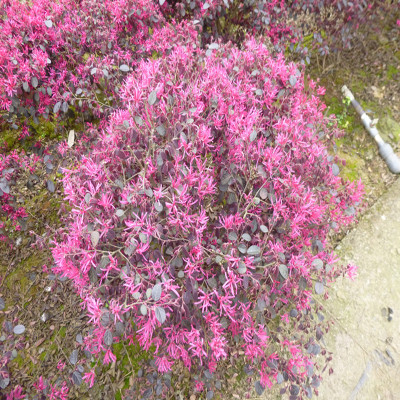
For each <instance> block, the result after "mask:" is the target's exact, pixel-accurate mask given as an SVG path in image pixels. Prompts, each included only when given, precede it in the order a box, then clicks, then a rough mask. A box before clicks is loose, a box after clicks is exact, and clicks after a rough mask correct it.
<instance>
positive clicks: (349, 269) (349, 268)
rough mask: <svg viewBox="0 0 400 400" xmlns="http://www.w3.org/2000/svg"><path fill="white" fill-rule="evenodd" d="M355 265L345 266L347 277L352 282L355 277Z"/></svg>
mask: <svg viewBox="0 0 400 400" xmlns="http://www.w3.org/2000/svg"><path fill="white" fill-rule="evenodd" d="M357 269H358V267H357V265H354V264H348V265H347V270H346V272H347V276H348V277H349V278H350V280H352V281H354V279H355V278H356V277H357Z"/></svg>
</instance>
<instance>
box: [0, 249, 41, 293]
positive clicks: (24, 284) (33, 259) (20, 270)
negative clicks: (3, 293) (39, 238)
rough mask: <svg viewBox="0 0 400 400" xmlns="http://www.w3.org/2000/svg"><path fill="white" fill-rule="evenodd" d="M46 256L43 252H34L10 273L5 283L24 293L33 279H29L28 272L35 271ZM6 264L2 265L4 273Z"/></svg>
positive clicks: (1, 268)
mask: <svg viewBox="0 0 400 400" xmlns="http://www.w3.org/2000/svg"><path fill="white" fill-rule="evenodd" d="M44 260H45V256H44V255H43V254H41V253H38V254H36V253H34V254H32V255H31V256H30V257H28V258H26V259H25V260H22V261H21V262H20V263H19V264H18V265H17V266H16V267H15V268H14V270H12V271H11V272H9V273H8V275H7V276H6V279H5V284H6V286H7V288H8V289H9V290H14V291H16V290H17V291H18V293H21V294H24V293H25V292H26V290H27V289H28V287H29V286H30V285H31V281H30V280H29V279H28V276H27V274H28V273H29V272H31V271H34V270H35V269H36V267H37V266H39V265H42V264H43V263H44ZM4 268H6V266H1V267H0V274H4V273H5V271H3V269H4Z"/></svg>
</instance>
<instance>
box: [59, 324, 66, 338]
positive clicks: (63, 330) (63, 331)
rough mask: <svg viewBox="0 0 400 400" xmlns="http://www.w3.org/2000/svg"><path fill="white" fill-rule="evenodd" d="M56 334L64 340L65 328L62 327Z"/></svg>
mask: <svg viewBox="0 0 400 400" xmlns="http://www.w3.org/2000/svg"><path fill="white" fill-rule="evenodd" d="M58 334H59V335H60V336H61V337H62V338H65V335H66V334H67V328H66V327H65V326H62V327H61V328H60V330H59V331H58Z"/></svg>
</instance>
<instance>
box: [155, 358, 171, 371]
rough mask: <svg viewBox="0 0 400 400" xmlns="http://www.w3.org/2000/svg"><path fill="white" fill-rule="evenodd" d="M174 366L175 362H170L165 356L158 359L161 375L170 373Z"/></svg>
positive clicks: (157, 363)
mask: <svg viewBox="0 0 400 400" xmlns="http://www.w3.org/2000/svg"><path fill="white" fill-rule="evenodd" d="M173 364H174V362H173V361H170V360H168V358H167V357H165V356H164V357H157V358H156V365H157V368H158V372H160V373H165V372H168V371H170V370H171V367H172V365H173Z"/></svg>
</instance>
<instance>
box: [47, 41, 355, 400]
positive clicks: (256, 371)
mask: <svg viewBox="0 0 400 400" xmlns="http://www.w3.org/2000/svg"><path fill="white" fill-rule="evenodd" d="M210 50H211V51H210ZM309 86H310V88H311V89H310V90H312V92H311V93H308V92H307V91H306V90H305V88H304V80H303V76H302V73H301V72H300V71H299V70H298V69H297V67H296V65H295V64H288V65H287V64H285V61H284V59H283V57H282V56H280V57H278V58H273V57H271V55H270V54H269V52H268V50H267V49H266V47H265V46H264V45H263V44H261V43H260V42H257V41H256V40H254V39H249V40H247V41H246V42H245V43H244V46H243V49H241V50H239V49H238V48H236V47H234V46H233V45H222V44H221V43H220V44H216V43H215V44H214V45H213V46H212V47H211V49H209V50H208V51H207V52H206V53H204V51H202V50H199V49H198V48H197V47H196V48H195V49H194V48H193V47H192V46H176V47H175V48H174V49H173V50H172V52H171V53H170V54H169V55H168V56H165V57H162V58H159V59H156V60H148V61H141V62H140V63H139V65H138V67H137V69H136V70H135V71H134V72H133V73H132V74H130V75H129V76H128V78H127V81H126V82H125V84H124V86H123V87H122V88H121V90H120V96H121V104H122V107H121V108H120V109H119V110H117V111H115V112H114V113H113V114H112V115H111V118H110V121H109V123H108V124H107V126H105V127H104V129H101V130H100V129H99V130H96V129H95V128H93V129H92V130H91V131H90V136H89V137H88V140H87V142H88V143H90V153H87V154H86V155H85V154H83V153H82V151H79V153H78V152H77V158H76V165H75V166H74V168H72V169H65V171H64V173H65V177H64V180H63V184H64V193H65V199H66V200H67V201H68V202H69V203H70V205H71V208H72V212H71V213H70V214H69V215H67V216H66V218H65V223H66V225H65V229H63V230H62V231H60V236H59V237H58V239H57V241H56V242H55V247H54V249H53V256H54V260H55V263H56V266H55V267H54V272H56V273H59V274H61V275H62V276H66V277H68V278H69V279H71V280H73V282H74V284H75V287H76V289H77V291H78V293H79V294H80V296H81V297H82V301H83V303H82V304H83V306H84V307H85V308H86V309H87V312H88V315H89V317H90V323H91V324H92V325H93V328H94V329H93V331H92V335H91V336H90V337H88V338H87V339H86V340H87V342H86V344H87V346H88V348H89V349H90V350H91V352H92V353H93V354H99V353H101V352H103V353H104V354H105V356H104V361H103V362H104V363H105V364H107V363H110V362H112V361H115V355H114V354H113V352H112V344H113V343H114V342H117V341H119V340H120V338H121V335H122V338H123V339H124V340H129V341H130V342H131V343H132V342H133V341H134V340H138V342H139V343H140V345H141V347H142V348H143V349H144V350H148V351H152V352H153V354H154V360H153V362H152V363H151V365H150V366H149V367H148V368H149V371H150V372H152V374H150V375H148V376H147V381H146V385H147V387H143V386H140V385H138V386H135V388H132V393H133V396H135V395H138V392H141V393H142V394H143V396H144V397H145V398H148V397H150V396H151V395H152V393H153V395H154V396H158V397H160V396H161V395H162V394H163V393H164V394H165V392H166V390H167V389H168V387H169V386H170V384H171V382H170V379H171V376H170V375H169V372H170V371H171V370H172V371H173V370H174V368H177V366H178V365H179V366H184V368H186V369H188V370H190V371H191V372H192V374H194V375H193V376H196V377H197V378H196V379H195V380H194V381H193V388H194V389H196V390H198V391H203V390H206V391H207V398H212V397H213V393H214V392H217V391H219V390H221V381H220V379H221V377H223V376H224V370H223V369H224V366H226V365H227V363H228V364H235V363H236V364H237V365H239V366H240V365H242V364H241V363H244V364H246V371H247V372H249V373H250V372H251V374H253V375H252V376H253V377H252V379H253V380H255V385H256V390H257V392H262V391H263V390H264V388H265V387H267V386H268V387H270V386H272V384H273V383H274V382H276V381H278V383H282V382H283V381H286V382H287V383H286V386H287V387H288V388H289V390H290V393H291V394H292V395H297V394H298V393H300V392H301V393H305V394H308V395H310V393H311V390H312V389H311V386H314V387H317V386H318V379H317V376H316V375H315V372H313V369H312V364H313V360H312V358H313V356H314V355H316V354H319V352H320V348H319V346H318V345H317V344H315V341H314V340H313V339H312V338H311V339H310V338H309V337H306V336H307V335H300V336H293V334H292V333H290V329H289V328H288V331H289V333H285V331H284V330H282V329H281V328H279V329H278V328H277V331H274V330H271V329H273V327H274V326H275V327H276V326H280V325H281V323H280V322H279V320H281V321H282V324H283V326H287V327H290V326H292V325H291V324H295V326H297V327H299V326H301V324H302V321H304V320H305V318H307V315H308V313H309V309H310V299H311V296H312V291H313V289H315V291H316V293H317V294H322V293H323V292H324V290H325V286H326V285H329V284H330V282H331V281H333V280H334V278H335V276H337V275H338V274H339V273H340V272H341V271H340V269H339V268H338V267H334V266H333V264H334V263H335V261H336V259H335V257H334V255H333V254H331V253H330V251H329V250H328V249H326V248H325V244H326V243H325V241H326V236H327V234H328V232H329V230H330V229H331V227H338V226H343V225H346V224H348V223H350V222H351V221H352V220H353V218H354V212H355V209H354V207H355V206H356V205H357V202H358V201H359V199H360V195H361V187H360V186H359V185H355V184H353V183H348V182H343V181H342V179H341V178H339V177H338V176H337V174H338V167H337V165H335V164H331V163H330V162H329V161H328V157H327V148H326V141H327V140H328V137H329V136H331V135H333V134H335V130H334V128H333V127H332V124H331V123H330V121H329V120H328V119H326V118H324V116H323V111H324V108H325V107H324V105H323V104H322V103H321V102H320V100H319V99H318V97H317V96H316V94H323V89H322V88H317V87H316V84H315V82H313V81H310V82H309ZM88 135H89V133H88ZM81 146H82V144H81ZM80 149H82V147H80ZM289 317H290V318H289ZM291 320H293V321H294V322H291ZM298 329H299V330H301V329H303V330H304V329H305V328H304V326H303V328H298ZM311 332H312V334H313V333H314V332H315V331H313V330H312V329H311ZM305 333H306V331H305ZM321 335H322V332H320V333H319V334H318V333H317V339H318V340H319V339H320V338H321ZM310 348H311V350H310ZM318 349H319V350H318ZM158 374H160V375H163V376H164V378H163V379H161V377H160V378H157V376H158ZM149 376H150V378H151V379H150V378H149ZM312 378H313V381H312V383H311V386H310V383H309V380H308V379H312ZM149 382H150V384H152V386H151V385H150V387H149ZM144 390H145V391H144ZM223 390H224V391H225V392H226V391H227V388H223ZM143 391H144V393H143ZM134 398H137V397H134Z"/></svg>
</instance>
